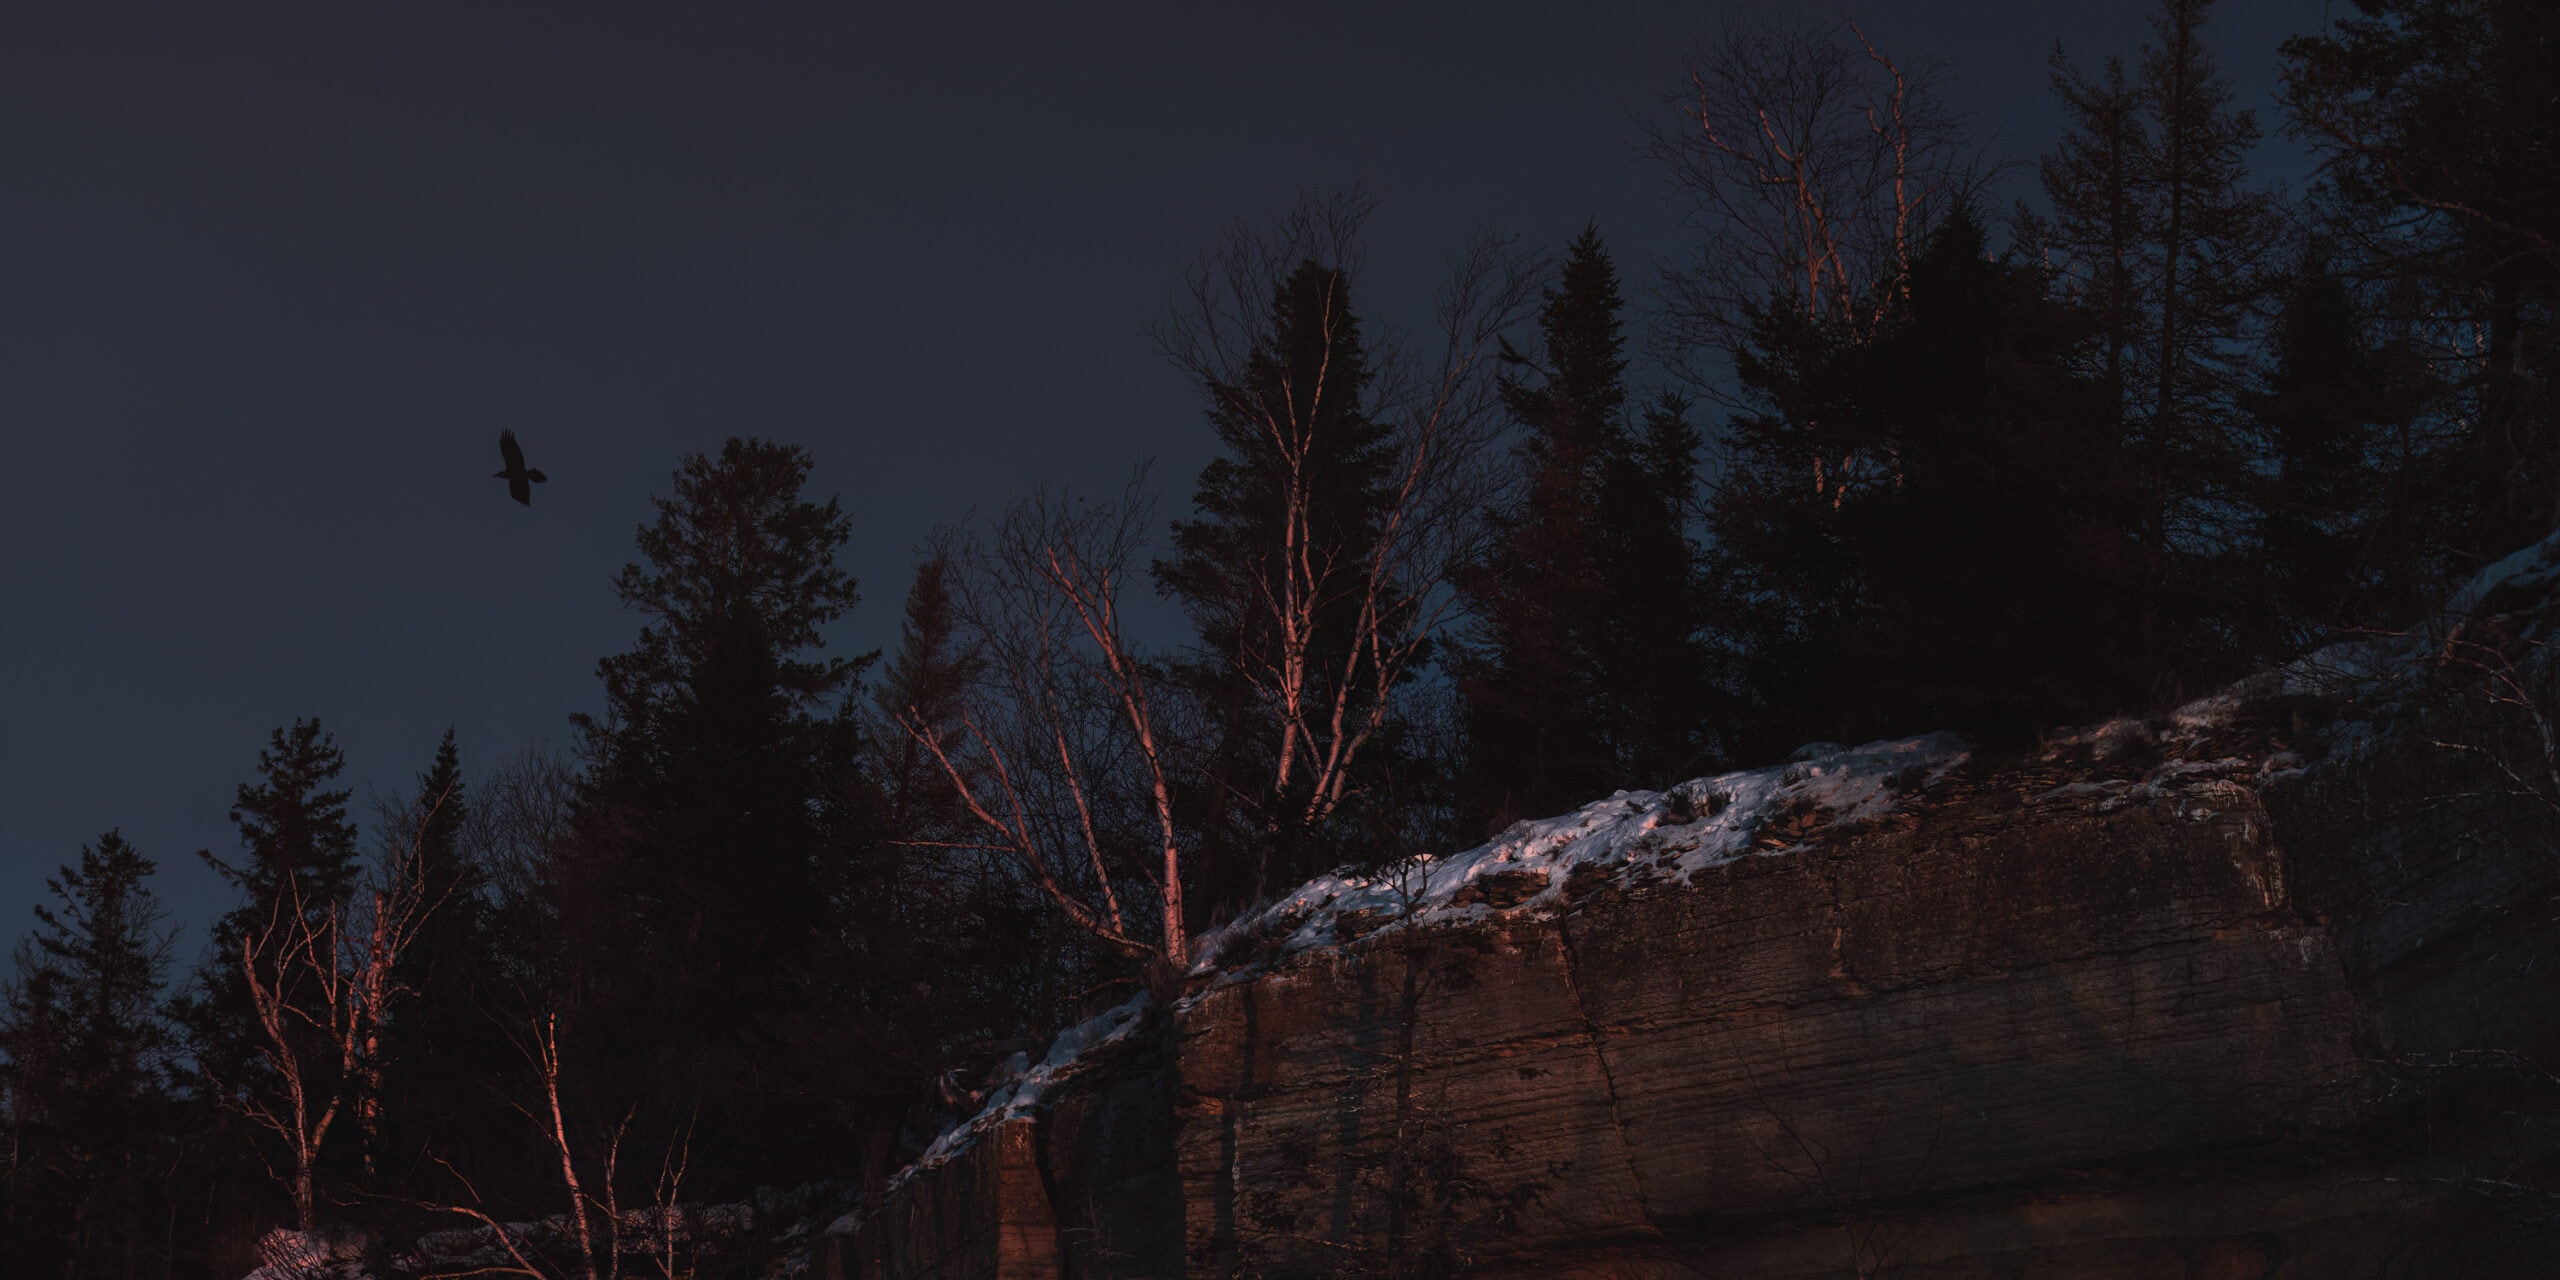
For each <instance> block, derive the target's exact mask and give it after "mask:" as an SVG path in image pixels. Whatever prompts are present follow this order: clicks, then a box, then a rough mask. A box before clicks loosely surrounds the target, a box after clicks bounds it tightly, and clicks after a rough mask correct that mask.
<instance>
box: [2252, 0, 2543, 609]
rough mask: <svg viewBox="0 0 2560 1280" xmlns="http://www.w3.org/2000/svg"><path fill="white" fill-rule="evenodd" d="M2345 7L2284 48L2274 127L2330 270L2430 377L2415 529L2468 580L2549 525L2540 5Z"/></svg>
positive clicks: (2401, 0)
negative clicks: (2324, 239) (2305, 150)
mask: <svg viewBox="0 0 2560 1280" xmlns="http://www.w3.org/2000/svg"><path fill="white" fill-rule="evenodd" d="M2355 9H2356V13H2355V15H2354V16H2352V17H2345V18H2341V19H2339V20H2338V21H2337V22H2336V23H2335V24H2334V25H2333V26H2332V27H2331V28H2330V29H2329V30H2327V31H2325V32H2323V33H2321V34H2319V35H2315V36H2303V37H2298V38H2296V39H2293V40H2289V41H2287V42H2286V43H2285V47H2284V55H2285V63H2286V66H2285V73H2284V77H2285V100H2286V108H2287V113H2288V115H2289V116H2290V118H2291V124H2292V128H2293V131H2294V132H2295V133H2296V134H2297V135H2298V136H2300V137H2302V138H2303V139H2305V140H2307V141H2308V142H2309V143H2310V144H2311V146H2312V148H2313V150H2314V152H2315V154H2317V155H2318V156H2319V157H2320V159H2321V169H2320V174H2321V195H2322V200H2321V206H2322V212H2323V214H2324V215H2325V216H2324V218H2323V224H2324V231H2325V232H2327V233H2328V234H2329V235H2330V236H2332V237H2333V238H2334V240H2335V247H2336V249H2337V254H2338V261H2337V263H2336V265H2337V268H2338V269H2339V271H2340V272H2341V273H2342V274H2343V275H2345V276H2346V277H2348V278H2349V279H2350V280H2351V281H2352V282H2354V283H2355V284H2356V286H2357V289H2358V292H2360V293H2361V294H2363V295H2364V297H2365V299H2366V301H2367V302H2368V303H2369V304H2370V308H2369V309H2370V311H2371V313H2372V314H2373V315H2375V316H2376V317H2377V318H2378V319H2379V320H2381V321H2382V322H2383V323H2384V324H2385V326H2386V327H2387V328H2388V330H2389V331H2390V332H2391V334H2392V336H2393V337H2394V338H2395V339H2396V340H2398V341H2402V342H2405V343H2406V344H2407V346H2408V348H2409V350H2410V351H2412V352H2413V353H2415V354H2417V355H2419V356H2421V357H2423V358H2424V359H2425V360H2426V361H2427V362H2428V364H2429V365H2430V366H2431V369H2432V371H2433V375H2434V379H2435V383H2436V387H2437V391H2436V394H2435V395H2434V396H2433V397H2431V398H2430V399H2429V400H2428V402H2427V403H2426V404H2425V405H2424V406H2423V411H2422V415H2421V422H2422V424H2423V425H2424V426H2426V427H2427V428H2428V430H2427V432H2426V433H2425V434H2426V436H2427V437H2428V438H2427V439H2425V440H2424V441H2423V443H2425V444H2426V445H2427V446H2428V450H2427V451H2428V452H2429V453H2430V454H2431V455H2432V457H2431V462H2432V463H2433V464H2435V465H2432V466H2431V467H2430V468H2428V473H2427V474H2426V475H2425V476H2424V483H2425V485H2426V490H2427V492H2428V493H2429V494H2431V496H2432V502H2431V503H2430V504H2429V505H2430V507H2431V511H2430V513H2429V515H2428V518H2427V521H2426V523H2427V524H2429V525H2430V526H2431V527H2434V528H2438V529H2441V530H2442V531H2443V533H2442V537H2443V540H2444V541H2443V545H2442V547H2441V548H2440V549H2439V550H2440V553H2441V554H2443V555H2445V556H2447V557H2449V558H2451V559H2453V560H2454V561H2455V562H2456V563H2457V564H2463V565H2476V564H2478V563H2481V562H2484V561H2487V560H2493V559H2496V558H2497V557H2498V556H2500V555H2503V554H2505V553H2506V552H2508V551H2509V550H2512V549H2513V548H2515V547H2517V546H2519V545H2522V544H2523V543H2525V542H2528V541H2531V540H2533V539H2535V538H2539V537H2542V536H2544V535H2546V534H2547V533H2549V532H2550V531H2551V530H2552V529H2554V528H2555V527H2560V399H2556V398H2555V393H2554V391H2553V387H2554V377H2553V369H2554V366H2555V360H2556V359H2560V342H2555V337H2556V336H2560V322H2555V317H2560V149H2555V147H2554V146H2553V143H2552V139H2553V138H2555V137H2560V91H2555V90H2554V87H2553V86H2554V78H2553V75H2552V67H2553V66H2554V65H2555V64H2560V8H2555V7H2554V6H2553V5H2550V4H2548V3H2545V2H2544V0H2357V3H2356V5H2355ZM2449 576H2452V575H2449Z"/></svg>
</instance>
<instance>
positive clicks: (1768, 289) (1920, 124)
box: [1649, 18, 1996, 392]
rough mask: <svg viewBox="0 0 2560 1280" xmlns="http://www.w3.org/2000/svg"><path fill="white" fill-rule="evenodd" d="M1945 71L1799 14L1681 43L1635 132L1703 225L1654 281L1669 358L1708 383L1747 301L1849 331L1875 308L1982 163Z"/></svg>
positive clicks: (1736, 336)
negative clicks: (1680, 262) (1944, 85)
mask: <svg viewBox="0 0 2560 1280" xmlns="http://www.w3.org/2000/svg"><path fill="white" fill-rule="evenodd" d="M1943 75H1944V70H1943V68H1942V67H1941V66H1939V65H1937V64H1933V63H1906V62H1903V61H1900V60H1897V59H1895V58H1894V57H1892V56H1891V55H1889V54H1887V53H1886V52H1884V51H1883V50H1881V49H1879V48H1877V47H1876V46H1875V44H1874V43H1873V42H1871V41H1869V40H1868V39H1867V37H1866V34H1865V33H1864V32H1862V31H1860V30H1859V29H1858V28H1857V26H1856V25H1855V24H1852V23H1846V22H1843V23H1838V24H1828V25H1826V24H1820V23H1816V22H1813V21H1810V20H1807V19H1803V18H1797V19H1793V20H1790V21H1763V22H1744V21H1739V20H1736V21H1732V22H1728V23H1727V24H1726V26H1725V27H1724V29H1723V30H1722V31H1720V32H1719V33H1717V34H1716V35H1715V36H1714V37H1712V38H1710V39H1707V40H1705V41H1702V42H1701V43H1700V44H1699V45H1698V47H1697V48H1696V49H1695V50H1694V51H1692V52H1691V54H1690V56H1689V58H1688V65H1687V77H1686V78H1687V83H1686V84H1684V85H1683V86H1681V88H1680V89H1679V90H1677V91H1675V92H1673V93H1672V94H1670V95H1668V98H1667V100H1668V102H1669V104H1670V106H1671V107H1672V109H1673V112H1672V115H1671V116H1670V118H1669V119H1667V120H1666V121H1664V122H1662V123H1660V124H1657V125H1656V126H1655V127H1654V128H1653V130H1652V132H1651V138H1650V147H1649V149H1650V150H1651V152H1652V154H1653V156H1654V158H1655V159H1657V160H1658V161H1660V162H1662V164H1663V165H1664V166H1665V167H1666V168H1667V169H1668V171H1669V178H1670V184H1671V187H1672V190H1673V192H1674V193H1675V194H1676V195H1677V196H1678V198H1679V199H1680V200H1682V201H1683V202H1684V203H1685V204H1686V205H1687V214H1688V218H1689V222H1690V225H1691V227H1692V228H1693V229H1694V230H1696V231H1697V232H1698V233H1699V235H1700V237H1701V239H1700V242H1699V245H1698V251H1697V256H1696V257H1695V258H1694V259H1693V260H1692V261H1691V262H1690V263H1689V265H1688V266H1686V267H1684V268H1680V269H1676V270H1673V271H1670V272H1667V273H1666V275H1665V278H1664V280H1663V282H1662V283H1663V294H1664V298H1663V301H1664V309H1665V312H1666V319H1667V320H1668V321H1669V323H1668V325H1667V326H1666V328H1665V331H1664V338H1665V340H1666V342H1667V343H1668V345H1669V347H1670V350H1669V351H1668V352H1666V354H1667V355H1668V356H1669V357H1670V362H1671V363H1672V364H1673V365H1674V366H1675V367H1677V368H1680V369H1682V370H1683V371H1684V372H1685V373H1686V374H1687V375H1688V376H1690V377H1691V378H1693V379H1694V380H1695V381H1697V382H1698V383H1699V384H1700V385H1701V386H1703V387H1705V388H1706V389H1708V390H1709V391H1711V392H1712V391H1714V390H1716V389H1717V387H1718V382H1719V375H1720V374H1721V372H1722V370H1723V368H1724V362H1725V361H1726V360H1727V359H1728V358H1729V357H1730V354H1731V352H1732V351H1733V349H1734V348H1735V346H1736V345H1737V344H1738V343H1739V342H1740V341H1741V340H1742V339H1743V337H1744V335H1745V333H1746V331H1747V329H1748V327H1749V324H1750V317H1751V314H1752V313H1753V311H1754V310H1755V309H1763V308H1769V307H1784V308H1787V309H1790V310H1793V311H1794V312H1796V313H1798V314H1800V315H1802V316H1804V317H1806V318H1809V319H1817V320H1824V321H1829V322H1834V323H1839V324H1843V325H1846V326H1849V327H1850V328H1851V330H1852V331H1863V330H1864V329H1866V328H1867V327H1869V326H1872V325H1873V324H1874V323H1875V322H1876V321H1877V320H1878V319H1879V318H1880V317H1881V316H1882V315H1883V314H1884V310H1885V308H1886V307H1887V306H1889V305H1890V304H1891V303H1892V301H1893V300H1894V299H1895V298H1897V297H1899V296H1900V293H1901V289H1902V282H1903V279H1904V277H1905V276H1906V275H1907V274H1908V272H1909V269H1910V263H1911V258H1912V255H1913V254H1915V253H1916V252H1917V251H1918V249H1919V247H1920V243H1921V240H1922V239H1923V238H1924V237H1925V236H1927V235H1928V233H1929V231H1930V229H1931V228H1933V227H1935V226H1936V225H1937V223H1938V222H1939V220H1940V219H1942V218H1944V217H1945V216H1946V214H1947V212H1948V211H1949V210H1951V209H1953V208H1955V207H1956V206H1957V205H1959V204H1961V203H1963V202H1964V201H1965V200H1967V199H1969V198H1971V197H1973V196H1975V195H1977V194H1979V193H1980V192H1981V191H1982V190H1983V189H1984V187H1985V186H1986V185H1987V183H1988V181H1989V179H1990V178H1991V177H1992V176H1994V174H1995V172H1996V168H1995V167H1994V166H1991V165H1989V164H1988V163H1987V162H1986V160H1985V158H1984V151H1983V148H1982V147H1981V146H1980V145H1979V144H1977V143H1976V142H1975V141H1974V140H1973V133H1972V121H1971V120H1970V119H1968V118H1967V117H1965V116H1963V115H1961V114H1959V113H1957V112H1955V111H1953V110H1952V109H1950V108H1949V107H1947V106H1946V105H1945V103H1944V102H1942V101H1941V100H1940V98H1939V96H1938V86H1939V84H1940V82H1941V80H1942V78H1943Z"/></svg>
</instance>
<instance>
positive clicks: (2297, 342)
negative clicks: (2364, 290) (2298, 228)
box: [2247, 247, 2451, 660]
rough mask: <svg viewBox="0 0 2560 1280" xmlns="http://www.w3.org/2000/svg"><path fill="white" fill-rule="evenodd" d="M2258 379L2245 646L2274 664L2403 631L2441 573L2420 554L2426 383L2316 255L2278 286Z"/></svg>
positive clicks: (2432, 539)
mask: <svg viewBox="0 0 2560 1280" xmlns="http://www.w3.org/2000/svg"><path fill="white" fill-rule="evenodd" d="M2270 338H2271V340H2270V342H2269V344H2268V346H2269V353H2268V354H2269V359H2268V365H2267V370H2266V373H2265V375H2264V377H2263V378H2262V380H2261V382H2260V386H2259V389H2258V390H2257V391H2256V392H2255V393H2254V394H2252V395H2251V396H2249V397H2248V400H2247V407H2248V410H2249V413H2250V416H2251V419H2252V421H2253V423H2254V425H2255V427H2256V430H2257V433H2258V436H2259V442H2260V449H2261V452H2262V454H2263V456H2264V457H2265V459H2266V462H2265V465H2264V467H2263V470H2262V472H2261V474H2260V477H2259V481H2258V487H2257V489H2256V491H2255V492H2253V493H2252V494H2251V495H2250V497H2251V501H2250V503H2249V508H2250V511H2251V513H2252V518H2253V520H2254V523H2255V528H2254V530H2253V537H2252V543H2253V545H2254V550H2255V553H2256V554H2255V555H2254V556H2253V559H2254V561H2255V562H2256V564H2257V565H2258V566H2259V571H2258V582H2257V584H2256V587H2257V589H2256V590H2254V591H2252V593H2251V596H2252V598H2253V599H2254V600H2255V601H2256V602H2257V608H2258V615H2259V616H2258V622H2257V625H2256V626H2255V628H2254V629H2253V635H2252V636H2251V641H2252V646H2251V647H2252V650H2253V652H2254V653H2255V654H2256V655H2257V656H2259V657H2260V658H2262V659H2267V660H2276V659H2282V658H2286V657H2291V656H2293V655H2295V654H2299V653H2303V652H2306V651H2308V650H2310V649H2313V648H2316V647H2318V646H2319V645H2321V644H2323V643H2325V642H2327V641H2328V640H2330V639H2332V638H2335V637H2337V636H2339V635H2341V634H2345V633H2348V632H2352V631H2354V630H2357V629H2360V628H2368V627H2387V626H2398V625H2404V624H2406V623H2407V622H2408V621H2409V620H2410V619H2413V618H2416V617H2418V616H2420V615H2421V614H2422V613H2423V612H2424V610H2425V609H2426V607H2427V603H2428V601H2427V594H2428V584H2429V582H2430V580H2432V579H2435V578H2437V577H2439V576H2441V574H2442V572H2443V570H2442V568H2441V567H2440V566H2439V565H2437V564H2435V563H2433V562H2432V558H2431V557H2430V556H2429V555H2428V554H2427V548H2428V547H2430V546H2431V545H2434V544H2437V543H2438V541H2439V539H2441V538H2442V537H2444V536H2445V535H2446V534H2447V533H2450V532H2451V531H2448V530H2441V529H2434V528H2430V527H2429V521H2430V514H2431V512H2430V507H2431V506H2432V505H2433V503H2432V502H2431V501H2430V500H2429V499H2428V498H2427V497H2426V496H2425V495H2423V494H2421V493H2418V492H2415V491H2413V489H2412V486H2413V485H2416V484H2423V483H2424V482H2425V481H2426V479H2428V478H2429V475H2430V473H2431V472H2433V471H2435V470H2436V469H2437V465H2438V464H2437V459H2435V458H2434V457H2433V456H2432V455H2431V454H2430V452H2429V451H2427V450H2425V449H2424V448H2423V444H2422V442H2421V441H2420V440H2419V439H2418V438H2417V436H2416V433H2415V420H2416V417H2417V414H2418V411H2419V409H2420V407H2421V405H2422V404H2423V402H2424V401H2425V399H2426V398H2427V396H2428V395H2429V394H2430V393H2431V391H2432V388H2431V387H2430V386H2429V385H2428V380H2427V379H2426V378H2425V376H2424V369H2423V367H2422V366H2420V365H2419V363H2418V362H2417V361H2416V360H2415V359H2414V358H2413V357H2412V356H2411V355H2410V354H2409V352H2408V351H2407V349H2406V348H2405V347H2402V346H2399V345H2397V344H2381V343H2376V342H2374V341H2372V340H2371V339H2370V338H2369V337H2368V336H2367V333H2366V326H2365V324H2364V322H2363V317H2362V316H2361V315H2360V314H2358V309H2357V307H2356V304H2355V300H2354V298H2353V296H2352V294H2350V292H2349V291H2348V289H2347V285H2346V282H2345V281H2343V280H2341V279H2339V278H2338V276H2337V275H2336V274H2335V273H2334V272H2332V271H2331V270H2330V269H2329V265H2328V261H2327V258H2326V256H2325V255H2324V254H2323V253H2322V252H2321V251H2320V250H2319V249H2318V248H2317V247H2306V249H2305V250H2304V253H2303V257H2302V260H2301V262H2300V263H2299V264H2298V265H2297V266H2296V268H2295V270H2294V272H2293V275H2292V277H2291V278H2290V279H2289V280H2288V281H2287V283H2286V286H2285V289H2284V293H2283V298H2282V308H2281V310H2280V311H2279V312H2278V315H2277V318H2276V323H2275V326H2274V331H2273V333H2272V334H2271V335H2270Z"/></svg>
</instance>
